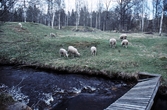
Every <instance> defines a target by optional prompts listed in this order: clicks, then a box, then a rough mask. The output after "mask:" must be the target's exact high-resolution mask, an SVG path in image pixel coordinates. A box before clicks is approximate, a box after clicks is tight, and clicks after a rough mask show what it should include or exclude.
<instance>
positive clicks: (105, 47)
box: [0, 23, 167, 83]
mask: <svg viewBox="0 0 167 110" xmlns="http://www.w3.org/2000/svg"><path fill="white" fill-rule="evenodd" d="M73 28H74V27H66V28H63V29H62V30H57V29H51V28H49V27H47V26H44V25H41V24H36V23H23V28H19V26H18V23H5V24H3V25H2V26H1V27H0V30H1V32H0V48H1V49H0V61H1V63H2V62H6V63H17V64H23V65H33V66H38V67H43V68H51V69H56V70H62V71H69V72H82V73H89V74H105V75H108V76H114V75H116V76H117V77H118V76H120V77H126V76H134V74H135V73H138V72H143V71H144V72H149V73H158V74H161V75H162V77H163V82H164V83H167V37H165V36H161V37H159V36H158V35H156V34H154V35H152V34H143V33H129V34H128V40H129V42H130V44H129V47H128V48H123V47H122V46H121V45H120V43H121V41H120V40H119V39H118V38H119V35H120V33H112V32H103V31H100V30H94V29H92V28H87V30H88V31H87V30H86V31H87V32H84V31H85V30H84V31H79V32H76V31H73ZM79 28H80V29H81V30H83V28H82V27H79ZM50 32H54V33H56V34H57V37H50V36H49V33H50ZM111 37H113V38H116V39H117V47H116V48H115V49H112V48H110V47H109V42H108V40H109V38H111ZM69 45H73V46H75V47H76V48H77V49H78V51H79V52H80V53H81V57H77V58H73V57H69V58H64V57H60V56H59V53H58V51H59V49H60V48H61V47H63V48H65V49H67V47H68V46H69ZM92 45H95V46H97V49H98V53H97V56H95V57H93V56H91V54H90V47H91V46H92ZM126 78H127V77H126Z"/></svg>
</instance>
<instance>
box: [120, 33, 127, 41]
mask: <svg viewBox="0 0 167 110" xmlns="http://www.w3.org/2000/svg"><path fill="white" fill-rule="evenodd" d="M119 39H121V40H124V39H127V35H126V34H121V35H120V37H119Z"/></svg>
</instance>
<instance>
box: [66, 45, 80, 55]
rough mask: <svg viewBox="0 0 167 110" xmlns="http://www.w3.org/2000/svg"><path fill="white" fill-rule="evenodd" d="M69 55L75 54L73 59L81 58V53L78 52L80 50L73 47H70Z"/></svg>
mask: <svg viewBox="0 0 167 110" xmlns="http://www.w3.org/2000/svg"><path fill="white" fill-rule="evenodd" d="M68 54H70V55H71V54H73V57H74V56H80V53H79V52H78V50H77V49H76V48H75V47H73V46H68Z"/></svg>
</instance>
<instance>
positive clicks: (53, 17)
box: [51, 13, 55, 29]
mask: <svg viewBox="0 0 167 110" xmlns="http://www.w3.org/2000/svg"><path fill="white" fill-rule="evenodd" d="M54 20H55V13H53V14H52V23H51V25H52V29H53V28H54Z"/></svg>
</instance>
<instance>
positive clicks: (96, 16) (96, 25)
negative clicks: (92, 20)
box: [95, 12, 98, 29]
mask: <svg viewBox="0 0 167 110" xmlns="http://www.w3.org/2000/svg"><path fill="white" fill-rule="evenodd" d="M97 25H98V13H97V12H96V27H95V28H96V29H97Z"/></svg>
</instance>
